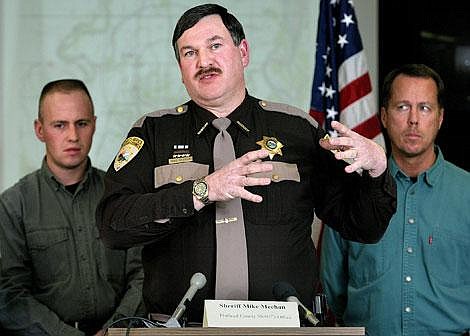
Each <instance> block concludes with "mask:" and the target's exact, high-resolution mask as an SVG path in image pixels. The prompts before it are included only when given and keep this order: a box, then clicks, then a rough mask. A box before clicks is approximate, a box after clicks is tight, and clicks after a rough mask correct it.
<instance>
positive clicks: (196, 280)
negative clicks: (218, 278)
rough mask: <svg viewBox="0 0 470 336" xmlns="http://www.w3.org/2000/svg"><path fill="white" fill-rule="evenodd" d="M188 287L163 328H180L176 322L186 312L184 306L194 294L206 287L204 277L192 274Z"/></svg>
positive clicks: (199, 274)
mask: <svg viewBox="0 0 470 336" xmlns="http://www.w3.org/2000/svg"><path fill="white" fill-rule="evenodd" d="M189 284H190V286H189V288H188V290H187V291H186V294H184V296H183V298H182V299H181V301H180V303H179V304H178V306H177V307H176V309H175V312H174V313H173V315H171V317H170V319H169V320H168V322H166V324H165V326H166V327H168V328H171V327H176V328H180V327H181V325H180V324H179V322H178V320H179V319H180V318H181V316H183V314H184V312H185V311H186V308H187V307H186V305H187V304H188V303H190V302H191V300H192V299H193V297H194V295H195V294H196V292H197V291H198V290H199V289H201V288H202V287H204V286H205V285H206V277H205V275H204V274H202V273H199V272H198V273H194V274H193V276H192V277H191V280H190V282H189Z"/></svg>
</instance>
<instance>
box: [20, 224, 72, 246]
mask: <svg viewBox="0 0 470 336" xmlns="http://www.w3.org/2000/svg"><path fill="white" fill-rule="evenodd" d="M68 239H69V234H68V232H67V229H66V228H63V229H50V230H41V231H35V232H31V233H29V234H28V243H29V246H30V247H31V249H35V250H45V249H47V248H49V247H50V246H53V245H56V244H58V243H61V242H63V241H66V240H68Z"/></svg>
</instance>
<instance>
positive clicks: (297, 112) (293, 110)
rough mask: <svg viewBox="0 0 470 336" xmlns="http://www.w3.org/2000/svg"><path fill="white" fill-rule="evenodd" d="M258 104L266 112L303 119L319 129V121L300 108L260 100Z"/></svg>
mask: <svg viewBox="0 0 470 336" xmlns="http://www.w3.org/2000/svg"><path fill="white" fill-rule="evenodd" d="M258 104H259V105H260V106H261V108H263V109H264V110H266V111H274V112H282V113H286V114H290V115H292V116H296V117H301V118H304V119H306V120H307V121H308V122H309V123H310V124H312V125H313V126H315V127H318V123H317V121H316V120H315V119H313V118H312V117H311V116H310V114H308V113H307V112H305V111H303V110H301V109H299V108H298V107H295V106H292V105H288V104H282V103H274V102H269V101H266V100H260V101H259V102H258Z"/></svg>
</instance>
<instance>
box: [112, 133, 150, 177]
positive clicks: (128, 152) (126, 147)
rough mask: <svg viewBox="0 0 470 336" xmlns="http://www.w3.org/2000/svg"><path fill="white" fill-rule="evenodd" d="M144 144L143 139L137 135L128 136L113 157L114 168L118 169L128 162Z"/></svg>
mask: <svg viewBox="0 0 470 336" xmlns="http://www.w3.org/2000/svg"><path fill="white" fill-rule="evenodd" d="M143 145H144V140H142V139H141V138H139V137H130V138H127V139H126V140H124V142H123V143H122V145H121V149H119V153H118V154H117V155H116V158H115V159H114V170H115V171H118V170H119V169H121V168H122V167H124V166H125V165H126V164H128V163H129V162H130V161H131V160H132V159H133V158H134V157H135V156H136V155H137V153H138V152H139V151H140V149H141V148H142V146H143Z"/></svg>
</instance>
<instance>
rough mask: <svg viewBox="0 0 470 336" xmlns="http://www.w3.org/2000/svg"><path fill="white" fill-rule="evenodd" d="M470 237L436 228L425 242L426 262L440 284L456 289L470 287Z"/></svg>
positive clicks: (433, 276)
mask: <svg viewBox="0 0 470 336" xmlns="http://www.w3.org/2000/svg"><path fill="white" fill-rule="evenodd" d="M469 242H470V236H469V235H466V234H465V233H463V232H454V231H451V230H448V229H446V228H444V227H442V226H441V227H436V228H434V231H433V233H432V235H430V236H429V237H428V240H427V241H426V242H423V244H424V245H425V248H423V251H424V252H423V254H424V259H425V260H424V262H425V264H426V265H428V268H429V273H430V275H431V277H432V278H434V279H435V280H436V281H437V282H438V283H439V284H441V285H443V286H446V287H450V288H456V287H461V286H467V285H470V276H469V274H468V270H469V269H470V243H469Z"/></svg>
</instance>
